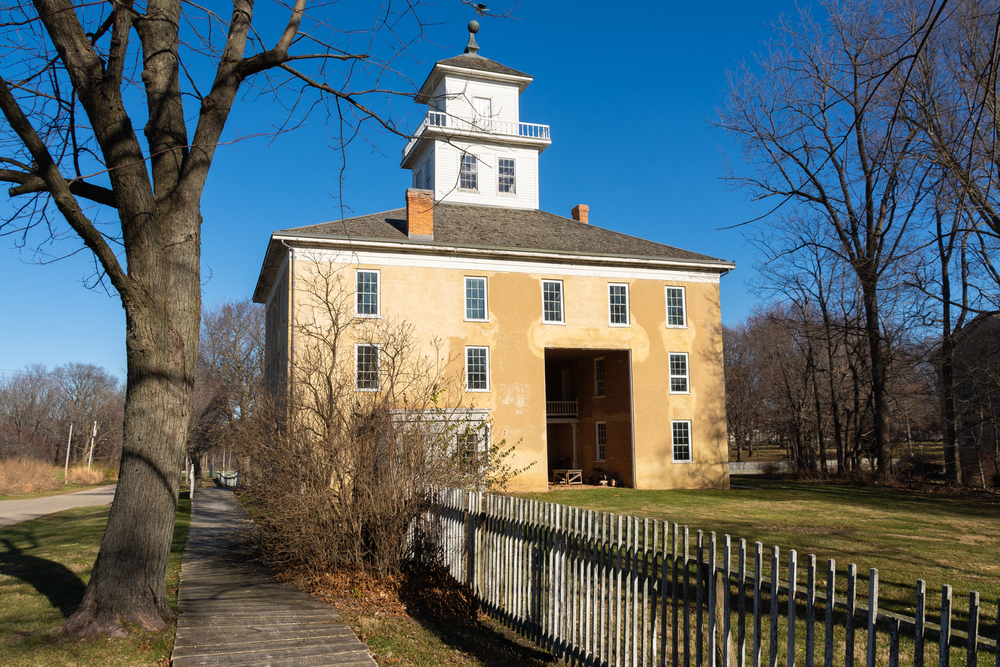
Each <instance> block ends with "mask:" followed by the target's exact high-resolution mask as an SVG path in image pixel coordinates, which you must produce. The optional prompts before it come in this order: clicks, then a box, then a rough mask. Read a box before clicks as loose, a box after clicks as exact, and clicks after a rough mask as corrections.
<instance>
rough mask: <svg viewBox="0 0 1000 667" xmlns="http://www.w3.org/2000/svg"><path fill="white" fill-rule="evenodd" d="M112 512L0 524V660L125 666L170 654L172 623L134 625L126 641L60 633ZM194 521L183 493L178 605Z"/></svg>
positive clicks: (156, 661)
mask: <svg viewBox="0 0 1000 667" xmlns="http://www.w3.org/2000/svg"><path fill="white" fill-rule="evenodd" d="M185 495H186V494H185ZM109 511H110V508H109V507H85V508H79V509H73V510H67V511H65V512H59V513H58V514H52V515H49V516H46V517H42V518H40V519H36V520H34V521H26V522H24V523H19V524H16V525H13V526H9V527H7V528H3V529H0V600H2V601H3V604H0V664H2V665H10V666H17V665H25V666H28V665H31V666H34V665H66V666H72V665H110V666H116V665H123V666H124V665H161V664H165V662H166V661H168V660H169V658H170V651H171V648H172V647H173V640H174V632H175V626H173V625H172V624H171V625H170V626H168V628H167V630H166V631H164V632H161V633H155V632H143V631H140V630H137V629H133V631H132V632H131V634H130V635H129V636H128V637H127V638H125V639H121V640H108V639H106V638H103V637H95V638H91V639H87V640H83V641H69V640H67V639H66V638H65V637H63V636H61V635H59V634H58V632H57V630H58V628H59V626H60V625H61V624H62V623H63V621H65V620H66V618H67V617H68V616H69V615H70V614H72V613H73V611H74V610H76V608H77V607H78V606H79V604H80V601H81V599H82V598H83V591H84V589H85V588H86V586H87V582H88V581H89V580H90V572H91V568H92V567H93V565H94V559H95V558H96V557H97V551H98V548H99V547H100V544H101V538H102V537H103V536H104V528H105V525H106V523H107V519H108V512H109ZM190 523H191V502H190V501H189V500H186V499H182V500H181V501H180V503H179V508H178V513H177V521H176V524H175V526H174V538H173V544H172V546H171V551H170V565H169V569H168V571H167V590H168V592H169V593H170V599H171V604H172V605H174V609H175V611H176V609H177V607H176V599H177V580H178V575H179V572H180V562H181V553H182V552H183V550H184V544H185V543H186V542H187V532H188V528H189V526H190Z"/></svg>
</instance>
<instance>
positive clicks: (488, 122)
mask: <svg viewBox="0 0 1000 667" xmlns="http://www.w3.org/2000/svg"><path fill="white" fill-rule="evenodd" d="M429 127H443V128H448V129H450V130H455V131H457V132H463V133H465V132H467V133H471V134H492V135H502V136H508V137H524V138H527V139H542V140H546V141H551V139H552V137H551V136H550V135H549V126H548V125H539V124H538V123H505V122H502V121H499V120H497V119H495V118H487V117H485V116H483V117H478V118H476V119H474V120H469V119H467V118H458V117H457V116H449V115H448V114H446V113H443V112H441V111H428V112H427V115H426V116H425V117H424V119H423V120H422V121H421V122H420V126H419V127H417V131H416V132H414V133H413V138H412V139H410V140H409V141H408V142H407V143H406V147H405V148H403V157H404V158H405V157H406V156H407V155H408V154H409V153H410V151H411V150H413V147H414V146H415V145H416V144H417V141H419V140H420V137H422V136H423V134H424V132H426V131H427V128H429Z"/></svg>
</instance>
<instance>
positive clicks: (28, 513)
mask: <svg viewBox="0 0 1000 667" xmlns="http://www.w3.org/2000/svg"><path fill="white" fill-rule="evenodd" d="M114 497H115V485H114V484H111V485H109V486H99V487H97V488H96V489H87V490H86V491H77V492H76V493H67V494H65V495H62V496H49V497H48V498H28V499H26V500H0V528H3V527H4V526H11V525H13V524H15V523H21V522H22V521H31V520H32V519H37V518H38V517H40V516H45V515H46V514H52V513H53V512H62V511H63V510H69V509H73V508H74V507H90V506H93V505H110V504H111V501H112V500H113V499H114Z"/></svg>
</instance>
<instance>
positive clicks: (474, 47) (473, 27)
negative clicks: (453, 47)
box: [465, 4, 486, 56]
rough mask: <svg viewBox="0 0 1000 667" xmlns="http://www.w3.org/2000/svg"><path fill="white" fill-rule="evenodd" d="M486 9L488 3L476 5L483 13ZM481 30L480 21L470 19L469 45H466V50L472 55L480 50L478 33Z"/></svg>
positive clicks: (478, 10)
mask: <svg viewBox="0 0 1000 667" xmlns="http://www.w3.org/2000/svg"><path fill="white" fill-rule="evenodd" d="M485 10H486V5H484V4H480V5H478V6H477V7H476V11H477V12H479V13H480V14H482V13H483V12H484V11H485ZM477 32H479V21H475V20H473V21H469V45H468V46H466V47H465V52H466V53H468V54H470V55H473V56H474V55H476V52H478V51H479V45H478V44H476V33H477Z"/></svg>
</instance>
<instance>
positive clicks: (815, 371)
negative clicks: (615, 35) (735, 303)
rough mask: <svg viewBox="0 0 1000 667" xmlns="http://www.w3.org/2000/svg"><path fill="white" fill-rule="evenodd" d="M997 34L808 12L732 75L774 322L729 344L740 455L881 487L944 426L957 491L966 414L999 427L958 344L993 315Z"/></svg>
mask: <svg viewBox="0 0 1000 667" xmlns="http://www.w3.org/2000/svg"><path fill="white" fill-rule="evenodd" d="M998 26H1000V8H998V6H997V5H996V3H995V2H986V1H985V0H881V1H876V2H870V1H865V0H847V1H846V2H821V3H819V4H818V5H817V6H816V7H815V8H811V9H809V8H807V9H803V10H802V11H801V13H800V14H799V16H798V17H795V18H790V19H781V20H779V21H778V22H777V23H776V24H775V26H774V27H775V37H774V39H773V40H772V42H771V43H769V44H768V45H767V46H766V48H765V50H764V52H763V53H762V54H760V55H759V56H758V57H757V59H756V60H755V61H752V62H750V63H748V64H746V65H744V66H742V67H741V68H740V69H739V70H738V71H737V72H735V73H733V74H732V76H731V90H730V94H729V96H728V99H727V102H726V104H725V106H724V108H723V110H722V112H721V117H720V121H719V125H720V126H721V127H723V128H724V129H726V130H727V131H728V132H729V133H730V134H731V135H732V136H733V137H734V138H735V139H736V140H737V141H738V142H739V143H740V144H741V146H742V148H743V151H744V153H743V157H744V159H745V165H746V166H745V167H734V171H733V172H731V173H730V175H729V177H730V179H731V182H733V183H734V184H736V185H737V186H738V187H741V188H744V189H746V190H747V191H748V192H749V193H750V194H751V195H752V196H753V197H754V198H755V199H757V200H760V201H762V202H765V204H766V206H767V212H766V213H765V215H764V216H763V217H762V218H761V221H762V222H761V224H760V225H759V226H758V227H756V228H755V229H753V231H751V232H750V233H748V237H749V238H750V239H751V240H752V241H753V242H754V243H755V244H756V245H757V247H758V248H759V249H760V252H761V255H760V257H761V262H760V264H761V267H760V268H761V277H760V279H759V281H758V282H757V285H756V287H757V288H758V289H759V291H760V294H761V295H762V297H763V298H764V300H765V302H766V303H768V304H769V305H768V306H767V307H766V308H764V309H762V310H761V311H760V312H758V313H756V314H755V315H753V316H752V317H751V318H750V319H748V320H747V321H746V322H745V323H743V324H741V325H739V326H736V327H734V328H732V329H730V330H729V332H728V337H727V338H728V339H727V341H726V345H727V348H728V349H727V352H728V354H727V360H726V363H727V370H728V371H729V376H728V377H727V390H728V391H729V392H730V393H731V397H730V400H729V409H730V428H731V433H732V435H733V436H734V437H736V438H737V442H738V449H737V452H738V453H741V452H742V448H743V447H745V446H747V443H749V442H750V441H752V440H753V435H752V434H753V433H758V432H761V433H767V434H768V435H769V436H774V437H781V438H783V439H784V441H785V442H788V443H790V445H789V447H790V451H791V452H792V454H793V456H794V457H795V460H796V461H797V462H799V463H801V464H802V465H810V460H811V458H812V457H814V456H823V455H824V453H827V452H825V451H824V450H826V449H827V448H829V450H830V452H829V453H830V454H831V458H835V459H836V461H837V467H838V469H841V470H850V469H852V467H853V466H855V465H856V464H857V463H858V461H859V460H860V458H861V457H863V456H870V457H872V458H873V459H874V463H875V472H876V474H877V475H879V476H881V477H891V476H892V474H893V471H892V465H891V458H892V456H893V442H894V441H898V440H899V438H900V433H901V432H903V431H905V430H906V429H910V430H911V431H912V429H913V428H914V426H916V425H917V424H920V425H921V428H931V427H932V425H933V424H938V425H939V426H938V427H935V429H937V428H939V429H940V432H941V436H942V438H943V442H944V451H945V465H946V474H947V477H948V478H949V479H950V480H952V481H953V482H955V483H962V482H963V479H962V466H961V465H960V463H959V458H960V456H959V444H958V443H959V439H960V435H961V434H960V433H959V431H960V430H961V429H962V428H963V427H962V426H961V425H962V424H963V420H964V418H965V416H966V415H965V414H964V413H968V412H969V411H970V410H979V411H980V412H983V411H984V409H985V410H986V411H990V410H992V408H983V406H979V407H978V408H976V407H973V406H972V405H970V403H969V401H968V399H967V398H964V397H963V396H968V395H970V394H969V392H968V391H967V389H968V387H965V385H968V384H969V383H970V382H986V383H988V382H990V380H988V378H989V377H993V376H995V374H994V373H992V372H987V371H986V370H984V369H978V370H976V369H971V368H969V367H968V365H969V363H970V361H969V358H968V355H967V353H966V351H965V350H963V346H962V340H963V337H965V336H966V332H967V330H968V327H970V326H977V324H978V323H979V322H980V321H981V320H982V318H988V317H991V316H993V315H995V314H996V313H997V311H998V310H1000V272H998V270H997V259H998V252H1000V160H998V158H997V156H998V155H1000V152H998V150H997V148H998V146H997V141H998V138H1000V115H998V114H1000V107H998V104H997V102H998V78H1000V77H998V73H1000V29H998ZM988 357H989V355H980V360H981V361H983V362H987V361H988ZM976 364H977V365H980V366H981V365H982V364H980V363H979V362H976ZM751 368H752V369H753V371H752V372H751V371H749V370H747V369H751ZM747 373H749V375H747ZM973 378H974V379H973ZM963 387H964V388H963ZM973 393H977V394H978V395H980V396H983V395H992V394H991V393H990V392H986V393H984V392H982V391H979V392H973ZM994 393H995V392H994ZM751 405H755V406H756V407H755V408H751V407H750V406H751ZM989 419H992V418H989ZM978 437H979V436H977V438H978ZM809 443H812V444H811V445H810V444H809ZM993 443H995V438H994V440H993ZM966 444H967V445H968V444H969V443H966ZM972 444H973V445H975V446H977V447H978V446H986V447H993V448H994V449H995V444H990V442H989V441H988V440H987V439H985V438H982V439H980V440H979V441H977V442H974V443H972ZM833 455H835V456H833ZM993 457H994V458H993V460H994V466H995V465H996V464H995V460H996V456H995V452H994V453H993Z"/></svg>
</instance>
